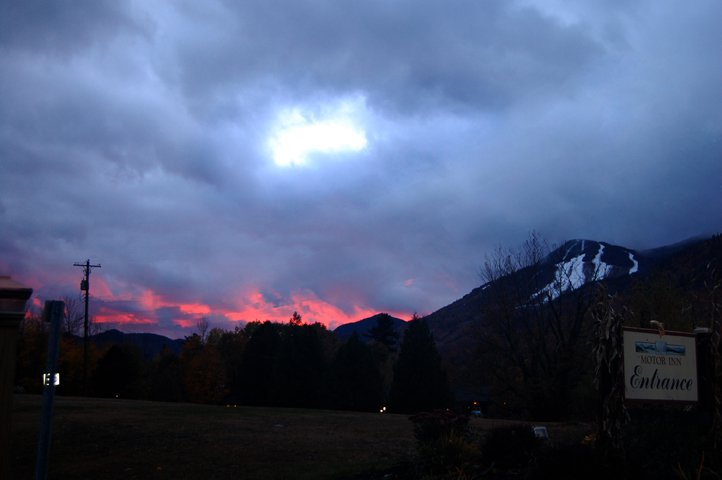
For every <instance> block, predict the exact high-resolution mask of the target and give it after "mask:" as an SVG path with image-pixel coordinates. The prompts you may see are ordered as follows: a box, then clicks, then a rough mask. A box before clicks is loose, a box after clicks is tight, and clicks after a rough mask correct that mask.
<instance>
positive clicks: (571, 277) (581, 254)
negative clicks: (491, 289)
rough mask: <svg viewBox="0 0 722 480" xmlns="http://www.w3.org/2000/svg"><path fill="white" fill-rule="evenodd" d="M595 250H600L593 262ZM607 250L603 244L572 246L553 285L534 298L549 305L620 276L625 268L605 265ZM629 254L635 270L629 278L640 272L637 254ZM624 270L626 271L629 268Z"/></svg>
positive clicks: (557, 267)
mask: <svg viewBox="0 0 722 480" xmlns="http://www.w3.org/2000/svg"><path fill="white" fill-rule="evenodd" d="M594 246H597V251H596V253H595V254H594V257H592V258H591V259H589V257H590V256H591V255H592V253H593V248H594ZM587 247H589V251H587ZM605 248H606V246H605V245H604V244H603V243H600V242H592V241H589V242H587V241H586V240H574V241H571V242H569V244H568V245H567V248H566V251H565V253H564V257H563V258H562V261H561V262H557V263H556V264H554V265H553V269H554V277H553V279H552V281H551V282H549V283H548V284H547V285H546V286H545V287H543V288H542V289H540V290H539V291H538V292H536V293H534V294H533V295H532V296H531V298H533V299H538V298H543V299H544V301H545V302H548V301H551V300H555V299H556V298H558V297H559V296H560V295H561V294H563V293H565V292H567V291H570V290H575V289H577V288H579V287H581V286H582V285H584V284H586V283H589V282H594V281H597V280H604V279H605V278H608V277H610V276H613V275H614V276H618V275H619V274H620V267H621V266H620V265H615V264H613V263H608V262H607V261H605ZM612 248H613V249H614V248H618V247H612ZM625 250H626V249H625ZM626 253H627V254H628V258H629V261H630V263H631V267H630V268H629V270H628V271H627V272H626V274H628V275H631V274H633V273H636V272H637V271H639V262H638V261H637V260H636V259H635V258H634V254H633V253H632V252H631V251H627V252H626ZM572 255H574V256H572ZM617 256H618V253H617ZM570 257H571V258H570ZM585 258H587V260H585ZM625 263H626V262H625ZM624 268H626V265H625V266H624Z"/></svg>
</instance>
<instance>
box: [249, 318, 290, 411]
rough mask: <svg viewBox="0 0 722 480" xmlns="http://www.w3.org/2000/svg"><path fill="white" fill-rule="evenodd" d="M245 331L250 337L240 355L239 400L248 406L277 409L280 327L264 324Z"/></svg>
mask: <svg viewBox="0 0 722 480" xmlns="http://www.w3.org/2000/svg"><path fill="white" fill-rule="evenodd" d="M248 327H251V328H248ZM248 327H247V329H248V330H250V331H251V332H252V333H251V336H250V338H249V339H248V344H247V345H246V349H245V351H244V352H243V363H242V366H241V372H240V375H241V378H242V390H241V398H242V399H243V401H244V402H245V403H248V404H251V405H276V404H278V402H279V386H278V384H279V382H278V357H279V353H280V349H281V337H280V335H279V325H278V324H274V323H271V322H268V321H266V322H264V323H262V324H260V325H259V324H256V323H253V324H249V325H248Z"/></svg>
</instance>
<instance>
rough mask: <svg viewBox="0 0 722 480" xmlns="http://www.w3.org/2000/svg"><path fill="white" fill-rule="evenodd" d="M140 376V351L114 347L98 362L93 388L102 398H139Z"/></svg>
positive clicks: (127, 347) (133, 348) (134, 348)
mask: <svg viewBox="0 0 722 480" xmlns="http://www.w3.org/2000/svg"><path fill="white" fill-rule="evenodd" d="M140 374H141V356H140V352H139V351H138V349H137V348H136V347H132V346H130V345H113V346H112V347H110V348H109V349H108V351H106V352H105V354H104V355H103V356H102V357H101V358H100V360H99V361H98V368H97V369H96V371H95V375H94V376H93V387H94V390H95V392H96V393H97V394H98V395H100V396H102V397H121V398H138V396H139V394H140Z"/></svg>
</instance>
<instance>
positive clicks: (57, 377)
mask: <svg viewBox="0 0 722 480" xmlns="http://www.w3.org/2000/svg"><path fill="white" fill-rule="evenodd" d="M47 385H50V374H48V373H43V386H47ZM53 385H55V386H56V387H57V386H58V385H60V374H59V373H56V374H55V375H53Z"/></svg>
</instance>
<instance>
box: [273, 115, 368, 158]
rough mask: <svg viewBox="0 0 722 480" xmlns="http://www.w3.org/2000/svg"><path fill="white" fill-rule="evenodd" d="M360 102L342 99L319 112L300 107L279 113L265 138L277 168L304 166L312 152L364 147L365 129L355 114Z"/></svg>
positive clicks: (339, 150) (349, 150)
mask: <svg viewBox="0 0 722 480" xmlns="http://www.w3.org/2000/svg"><path fill="white" fill-rule="evenodd" d="M359 108H361V107H360V106H359V102H357V101H356V102H341V103H340V104H339V105H337V106H335V107H333V108H329V109H326V110H324V111H322V112H321V113H318V114H316V113H312V112H307V111H304V110H302V109H300V108H292V109H287V110H284V111H282V112H281V114H280V115H279V119H278V124H277V126H276V128H275V132H274V133H273V135H272V136H271V138H270V139H269V141H268V146H269V148H270V150H271V154H272V156H273V161H274V162H275V163H276V165H278V166H280V167H288V166H292V165H306V164H307V163H308V157H309V155H311V154H314V153H325V154H333V153H345V152H359V151H361V150H363V149H364V148H366V146H367V144H368V140H367V139H366V132H365V131H364V130H363V128H362V127H360V126H359V125H358V124H357V123H356V121H355V120H354V117H355V116H356V114H357V113H358V110H359Z"/></svg>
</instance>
